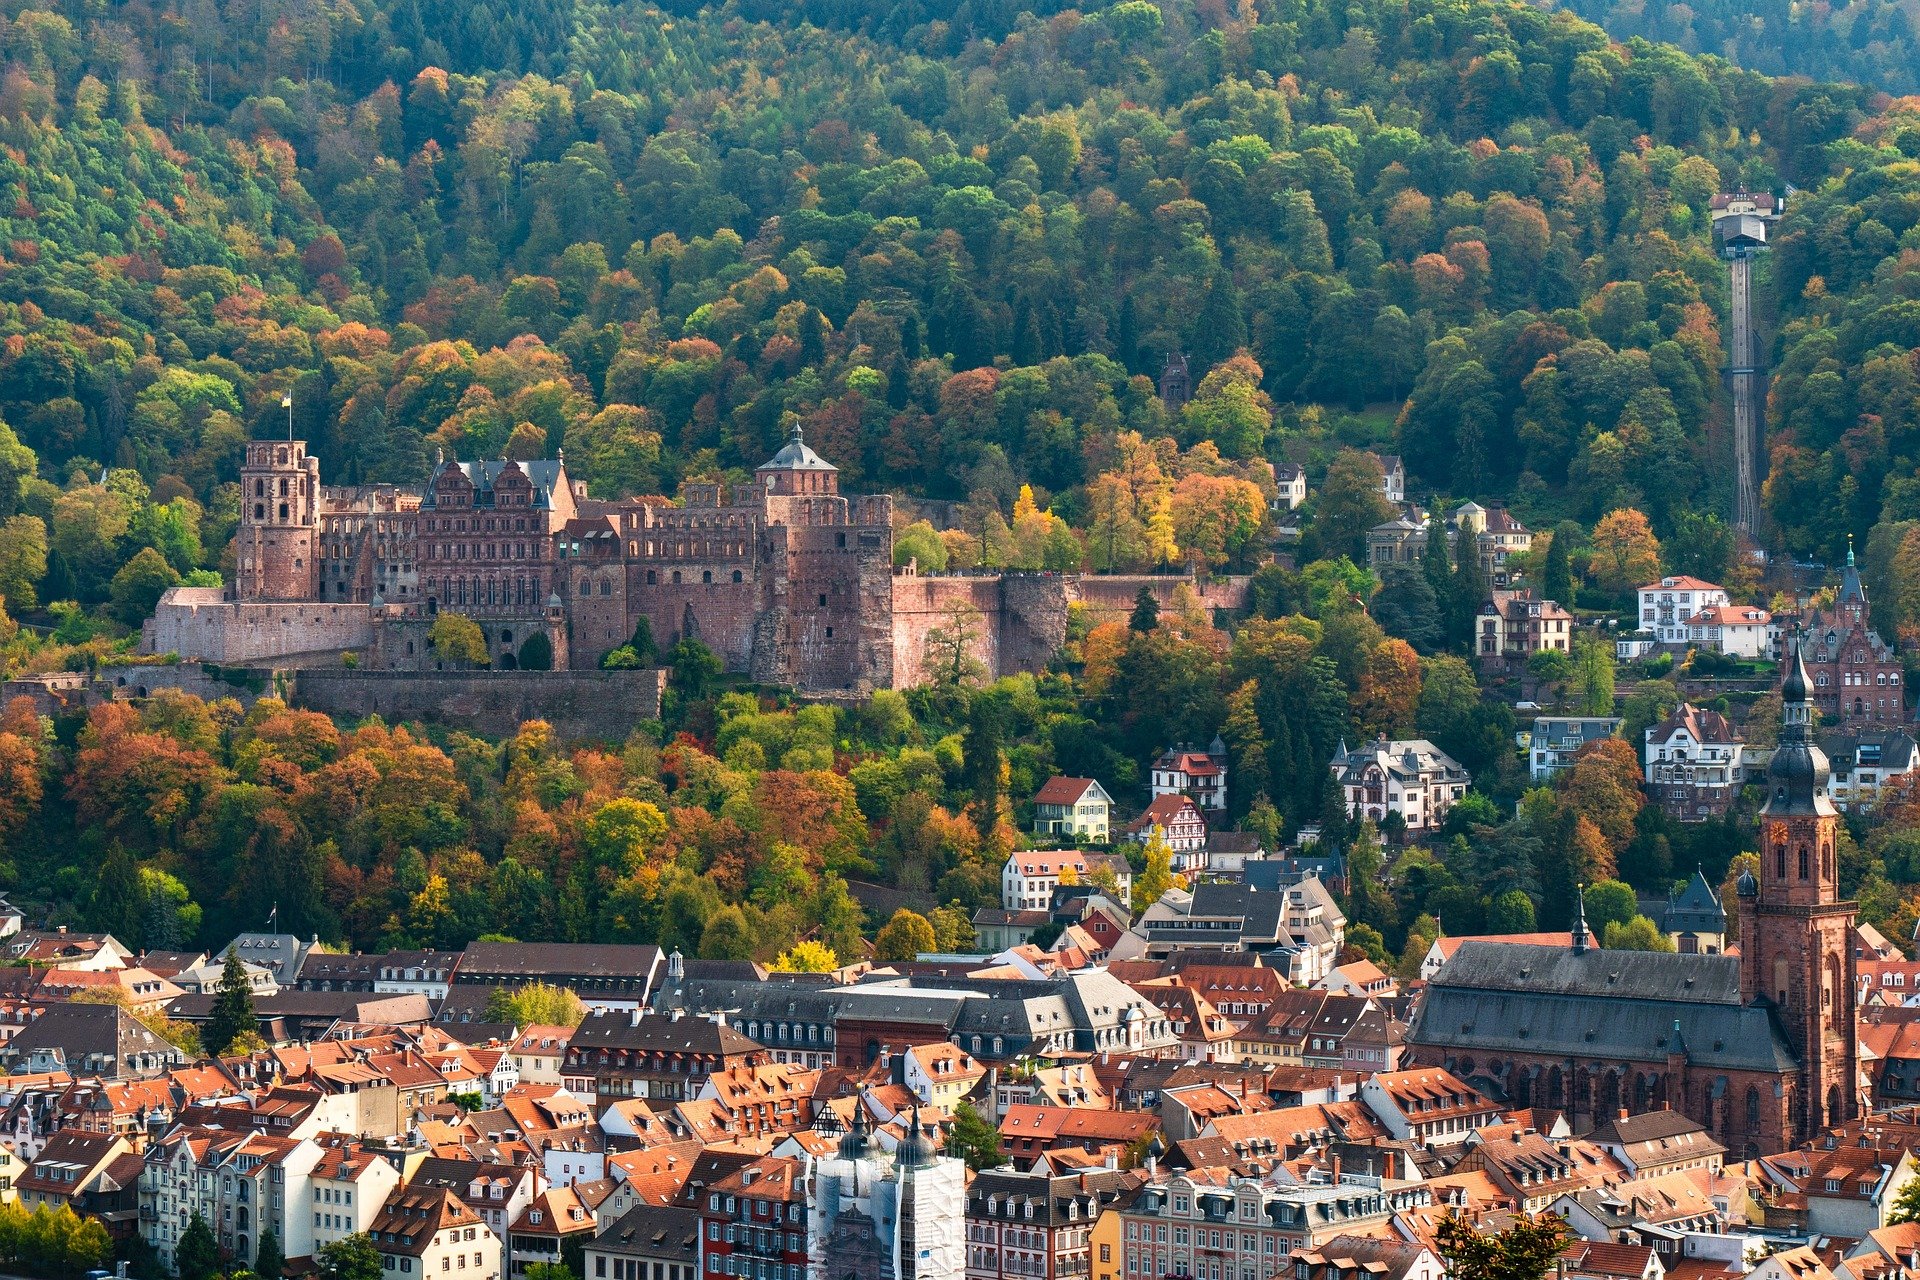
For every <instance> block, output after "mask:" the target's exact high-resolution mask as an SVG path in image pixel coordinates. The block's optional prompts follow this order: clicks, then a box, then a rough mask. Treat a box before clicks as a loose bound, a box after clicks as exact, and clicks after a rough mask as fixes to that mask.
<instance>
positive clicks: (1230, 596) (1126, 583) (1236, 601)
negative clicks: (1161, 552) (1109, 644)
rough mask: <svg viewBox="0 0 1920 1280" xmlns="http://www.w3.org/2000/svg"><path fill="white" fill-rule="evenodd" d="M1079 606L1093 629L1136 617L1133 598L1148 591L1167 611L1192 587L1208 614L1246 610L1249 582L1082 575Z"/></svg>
mask: <svg viewBox="0 0 1920 1280" xmlns="http://www.w3.org/2000/svg"><path fill="white" fill-rule="evenodd" d="M1075 581H1076V585H1077V588H1078V591H1079V599H1080V603H1081V604H1082V605H1084V606H1085V607H1086V610H1087V612H1088V614H1089V615H1090V621H1091V622H1092V623H1093V625H1094V626H1099V625H1100V624H1101V623H1103V622H1125V621H1126V620H1127V618H1128V617H1129V616H1130V615H1131V614H1132V613H1133V601H1134V597H1136V596H1137V595H1139V594H1140V588H1141V587H1145V588H1147V590H1149V591H1151V592H1153V598H1154V599H1155V600H1158V601H1159V602H1160V607H1161V608H1162V609H1166V608H1169V607H1171V606H1172V604H1173V598H1174V596H1175V594H1176V593H1178V592H1179V590H1180V588H1181V587H1191V588H1192V589H1193V590H1194V592H1195V593H1196V594H1197V595H1198V596H1199V597H1200V604H1201V606H1202V607H1203V608H1205V609H1208V610H1209V611H1211V610H1215V609H1227V610H1235V609H1244V608H1246V607H1247V579H1245V578H1209V579H1207V580H1206V581H1204V582H1196V581H1195V580H1194V579H1192V578H1190V577H1188V576H1186V575H1185V574H1158V573H1124V574H1093V573H1089V574H1081V575H1078V576H1077V578H1076V580H1075Z"/></svg>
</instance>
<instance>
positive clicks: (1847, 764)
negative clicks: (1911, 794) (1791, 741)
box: [1820, 729, 1920, 813]
mask: <svg viewBox="0 0 1920 1280" xmlns="http://www.w3.org/2000/svg"><path fill="white" fill-rule="evenodd" d="M1820 745H1821V747H1822V748H1823V749H1824V750H1825V751H1826V753H1827V759H1828V760H1830V761H1832V762H1833V781H1832V783H1831V784H1830V786H1829V787H1828V791H1829V792H1830V793H1831V794H1832V796H1833V803H1834V804H1835V806H1837V807H1838V808H1839V809H1840V811H1841V812H1843V813H1852V812H1854V811H1856V810H1857V811H1860V812H1865V811H1866V810H1868V809H1871V808H1873V807H1874V805H1876V804H1878V803H1879V802H1880V796H1881V792H1882V791H1884V790H1886V789H1888V788H1903V787H1908V786H1911V785H1912V783H1913V776H1914V772H1915V771H1916V770H1920V745H1917V744H1916V743H1915V742H1914V740H1913V738H1912V737H1911V736H1910V735H1908V734H1906V733H1904V732H1902V731H1901V730H1899V729H1874V730H1868V731H1865V732H1861V733H1850V734H1843V735H1841V736H1839V737H1836V738H1831V739H1827V740H1824V741H1822V742H1821V744H1820Z"/></svg>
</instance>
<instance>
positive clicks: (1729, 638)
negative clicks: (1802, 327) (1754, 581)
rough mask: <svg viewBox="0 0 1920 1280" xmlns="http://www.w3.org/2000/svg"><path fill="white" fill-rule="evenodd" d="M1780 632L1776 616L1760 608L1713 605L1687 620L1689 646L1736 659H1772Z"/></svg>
mask: <svg viewBox="0 0 1920 1280" xmlns="http://www.w3.org/2000/svg"><path fill="white" fill-rule="evenodd" d="M1779 632H1780V629H1779V628H1778V627H1776V626H1775V625H1774V622H1773V615H1772V614H1771V613H1768V612H1767V611H1766V610H1765V609H1762V608H1760V607H1759V606H1757V605H1751V604H1716V605H1709V606H1708V607H1706V608H1705V609H1702V610H1701V611H1700V612H1698V613H1696V614H1694V615H1693V616H1692V617H1691V618H1688V619H1687V643H1689V644H1691V645H1692V646H1693V647H1694V648H1696V649H1710V650H1712V651H1713V652H1714V653H1724V654H1728V655H1730V656H1732V657H1736V658H1765V657H1769V656H1771V655H1772V653H1773V650H1774V644H1775V642H1776V641H1777V640H1778V639H1779Z"/></svg>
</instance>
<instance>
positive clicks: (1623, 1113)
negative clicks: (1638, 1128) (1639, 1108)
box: [1620, 1107, 1627, 1120]
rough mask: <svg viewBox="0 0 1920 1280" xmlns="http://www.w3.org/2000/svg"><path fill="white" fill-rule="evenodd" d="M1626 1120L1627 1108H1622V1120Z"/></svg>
mask: <svg viewBox="0 0 1920 1280" xmlns="http://www.w3.org/2000/svg"><path fill="white" fill-rule="evenodd" d="M1626 1118H1627V1109H1626V1108H1625V1107H1622V1108H1620V1119H1622V1120H1625V1119H1626Z"/></svg>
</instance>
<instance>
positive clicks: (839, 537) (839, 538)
mask: <svg viewBox="0 0 1920 1280" xmlns="http://www.w3.org/2000/svg"><path fill="white" fill-rule="evenodd" d="M833 545H834V546H836V547H844V546H846V545H847V535H846V534H844V533H836V534H834V535H833Z"/></svg>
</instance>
